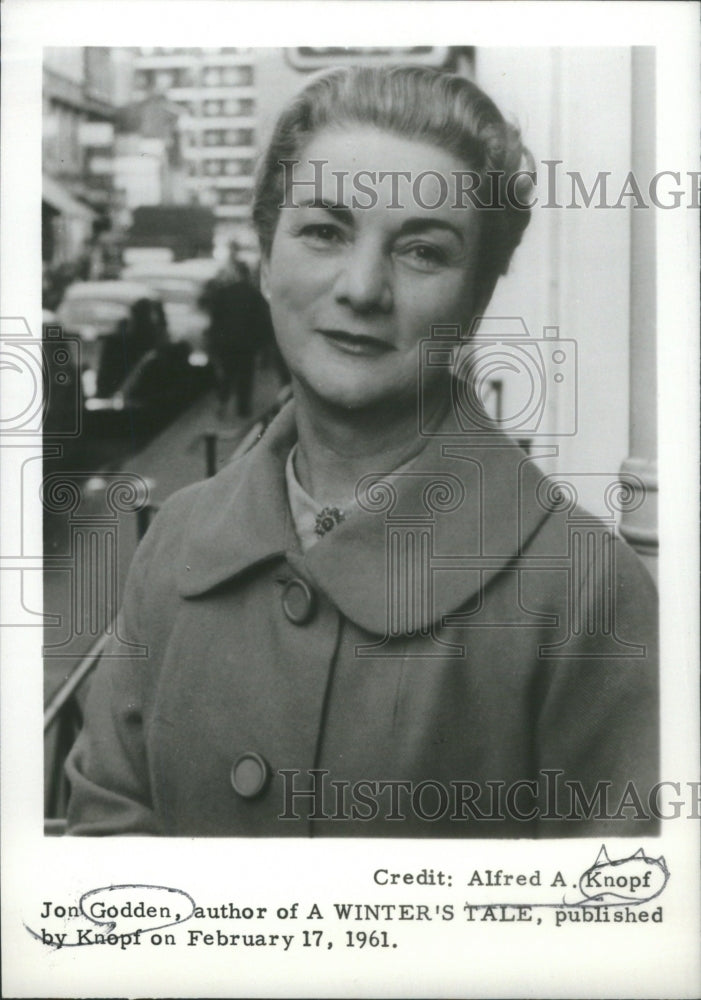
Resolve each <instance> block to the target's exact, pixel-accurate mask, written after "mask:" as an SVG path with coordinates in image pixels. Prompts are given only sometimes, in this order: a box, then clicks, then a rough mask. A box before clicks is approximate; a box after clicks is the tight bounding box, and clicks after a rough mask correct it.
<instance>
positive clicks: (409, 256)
mask: <svg viewBox="0 0 701 1000" xmlns="http://www.w3.org/2000/svg"><path fill="white" fill-rule="evenodd" d="M399 253H400V254H401V256H402V258H403V259H404V260H406V261H407V263H409V264H410V265H411V266H412V267H415V268H417V269H418V270H421V271H437V270H439V268H441V267H444V266H445V265H446V264H447V263H448V260H447V255H446V254H445V253H444V251H443V250H442V249H441V248H440V247H436V246H433V245H432V244H431V243H414V244H413V245H411V246H407V247H403V248H401V249H400V250H399Z"/></svg>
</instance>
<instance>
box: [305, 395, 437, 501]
mask: <svg viewBox="0 0 701 1000" xmlns="http://www.w3.org/2000/svg"><path fill="white" fill-rule="evenodd" d="M294 390H295V416H296V421H297V433H298V446H297V454H296V461H295V472H296V474H297V478H298V480H299V482H300V485H301V486H302V488H303V489H304V490H306V492H307V493H308V494H309V495H310V496H312V497H313V498H314V499H315V500H316V501H317V502H318V503H320V504H337V503H348V502H349V501H350V500H352V499H353V497H354V496H355V488H356V485H357V483H358V481H359V480H360V479H361V478H362V477H363V476H366V475H368V473H374V472H376V473H378V475H382V474H386V473H389V472H392V471H393V470H394V469H396V468H398V467H399V466H400V465H403V464H404V463H405V462H407V461H409V459H411V458H412V457H413V456H414V455H415V454H417V453H418V452H419V451H420V450H421V447H422V445H423V443H424V442H423V439H422V438H421V436H420V434H419V427H418V414H417V408H416V401H415V400H412V401H411V402H410V403H409V404H406V405H404V406H402V405H401V404H399V403H397V402H396V401H394V402H393V403H386V404H384V405H383V406H378V407H377V408H373V409H363V410H353V411H348V410H345V409H342V408H340V407H333V406H329V405H328V404H326V403H324V401H323V400H319V399H318V397H311V395H310V394H309V393H308V392H307V391H306V390H305V388H304V387H302V386H300V385H298V384H295V385H294ZM448 405H449V397H448V398H447V399H446V398H445V397H441V398H439V400H437V402H436V404H435V405H434V406H432V407H431V413H430V417H429V421H430V423H431V424H432V425H434V426H438V424H439V423H440V421H441V420H442V418H443V416H444V415H445V412H446V409H447V406H448ZM424 416H425V414H424Z"/></svg>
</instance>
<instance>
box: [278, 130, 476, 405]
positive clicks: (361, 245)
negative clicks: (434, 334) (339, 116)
mask: <svg viewBox="0 0 701 1000" xmlns="http://www.w3.org/2000/svg"><path fill="white" fill-rule="evenodd" d="M315 160H316V161H321V164H319V163H317V165H316V166H314V164H313V163H312V162H311V161H315ZM299 161H300V162H299V163H298V164H296V165H295V167H294V171H293V172H292V173H291V174H290V176H291V178H292V180H293V185H292V186H291V187H289V188H288V195H287V198H286V201H285V204H286V207H284V208H282V209H281V210H280V215H279V221H278V225H277V229H276V232H275V236H274V239H273V244H272V248H271V252H270V257H269V259H267V260H265V261H264V262H263V289H264V291H265V293H266V294H267V296H268V297H269V300H270V305H271V309H272V317H273V324H274V326H275V331H276V334H277V339H278V344H279V346H280V350H281V352H282V354H283V356H284V358H285V361H286V362H287V365H288V367H289V369H290V372H291V373H292V376H293V378H294V379H295V380H297V381H298V382H299V383H301V385H302V386H303V387H304V389H305V390H308V391H310V392H312V393H313V394H314V395H316V396H318V397H320V398H321V399H323V400H324V401H325V402H327V403H330V404H334V405H337V406H342V407H346V408H349V409H359V408H363V407H367V406H373V405H377V404H378V403H384V402H390V401H392V400H397V401H398V400H399V399H403V400H404V401H406V400H408V399H409V398H412V399H413V398H415V393H416V384H417V373H418V357H419V343H420V341H422V340H424V339H425V338H427V337H429V336H430V332H431V327H432V326H434V325H436V324H461V325H462V327H463V329H467V327H468V325H469V323H470V320H471V319H472V315H473V311H474V307H475V303H474V285H475V282H474V275H475V266H476V257H477V253H478V245H479V217H478V215H477V210H476V209H475V208H474V207H472V206H469V207H464V208H456V207H455V204H456V185H457V188H458V191H459V188H460V180H459V179H458V180H456V178H455V176H454V174H455V173H456V172H457V173H458V175H459V174H460V173H462V174H463V175H464V173H465V171H466V170H467V169H468V168H467V166H466V165H465V164H464V163H462V162H461V161H460V160H458V159H456V158H455V157H454V156H453V155H452V154H451V153H448V152H446V151H444V150H441V149H438V148H435V147H433V146H430V145H428V144H425V143H423V142H420V141H415V140H412V139H404V138H400V137H397V136H395V135H392V134H389V133H386V132H381V131H379V130H377V129H374V128H371V127H367V128H365V127H362V126H356V127H349V128H348V129H347V130H345V131H340V130H335V129H334V130H331V129H328V130H325V131H322V132H320V133H318V134H317V135H316V136H314V138H313V139H312V140H311V141H310V143H309V144H308V145H307V146H306V148H305V149H304V151H303V152H302V154H301V155H300V157H299ZM426 172H429V173H426ZM437 175H438V176H437ZM417 179H418V180H417ZM305 182H306V183H305ZM310 182H313V183H310ZM319 196H320V199H319ZM320 200H321V203H319V201H320ZM457 200H458V202H459V200H460V198H459V194H458V195H457ZM463 200H466V199H463ZM468 204H469V203H468ZM432 206H435V207H432Z"/></svg>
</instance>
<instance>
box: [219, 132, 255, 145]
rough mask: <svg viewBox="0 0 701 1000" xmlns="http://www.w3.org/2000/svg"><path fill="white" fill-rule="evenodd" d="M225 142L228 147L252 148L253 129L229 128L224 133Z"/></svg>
mask: <svg viewBox="0 0 701 1000" xmlns="http://www.w3.org/2000/svg"><path fill="white" fill-rule="evenodd" d="M224 142H225V143H226V145H227V146H252V145H253V129H250V128H228V129H227V130H226V132H225V133H224Z"/></svg>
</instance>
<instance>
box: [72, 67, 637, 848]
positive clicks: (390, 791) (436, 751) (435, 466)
mask: <svg viewBox="0 0 701 1000" xmlns="http://www.w3.org/2000/svg"><path fill="white" fill-rule="evenodd" d="M524 156H525V151H524V150H523V147H522V146H521V143H520V140H519V137H518V134H517V133H516V131H515V130H514V129H513V128H512V127H510V126H508V125H507V124H506V123H505V122H504V120H503V118H502V116H501V115H500V113H499V111H498V110H497V109H496V107H495V106H494V104H493V103H492V102H491V101H490V100H489V99H488V98H487V97H486V96H485V95H484V94H483V93H482V92H481V91H480V90H479V89H478V88H477V87H476V86H474V85H473V84H471V83H469V82H468V81H466V80H463V79H461V78H459V77H454V76H451V75H450V74H446V73H442V72H436V71H433V70H428V69H424V68H411V67H399V68H394V69H390V70H374V69H373V70H371V69H366V68H362V69H358V68H355V69H344V70H339V71H334V72H332V73H330V74H328V75H326V76H324V77H321V78H317V79H315V80H313V81H312V82H311V83H310V84H309V85H308V86H307V87H306V88H305V90H304V91H303V92H302V93H301V95H299V96H298V97H296V98H295V99H294V100H293V102H292V103H291V105H290V106H289V107H288V108H287V110H286V111H285V112H284V113H283V115H282V117H281V119H280V121H279V122H278V125H277V128H276V131H275V133H274V135H273V138H272V141H271V144H270V148H269V150H268V152H267V155H266V157H265V159H264V162H263V164H262V169H261V172H260V176H259V182H258V186H257V191H256V197H255V205H254V220H255V224H256V226H257V228H258V232H259V236H260V242H261V249H262V255H263V268H262V285H263V290H264V294H265V295H266V297H267V298H268V300H269V302H270V306H271V311H272V317H273V324H274V327H275V331H276V336H277V339H278V343H279V347H280V350H281V352H282V354H283V357H284V360H285V362H286V364H287V366H288V367H289V370H290V373H291V376H292V385H293V389H294V401H293V403H292V404H290V405H289V406H288V407H287V408H286V409H285V410H283V412H282V413H281V414H280V415H279V417H278V418H277V419H276V420H275V422H274V423H273V424H272V425H271V427H270V428H269V430H268V431H267V433H266V435H265V436H264V438H263V439H262V441H261V442H260V443H259V444H258V445H257V446H256V447H255V448H254V449H253V450H252V451H250V452H249V453H248V454H246V455H245V456H243V457H242V458H239V459H237V460H236V461H235V462H233V463H231V464H230V466H229V467H227V468H226V469H224V470H223V471H222V472H221V473H220V474H219V475H218V476H217V477H215V478H214V479H213V480H210V481H207V482H205V483H201V484H196V485H195V486H193V487H190V488H188V489H186V490H184V491H182V492H180V493H178V494H176V495H175V496H174V497H172V498H171V499H170V500H169V502H168V503H167V504H166V505H165V506H164V508H163V509H162V511H161V513H160V514H159V516H158V518H157V519H156V521H155V523H154V525H153V527H152V529H151V530H150V531H149V533H148V535H147V537H146V539H145V541H144V542H143V544H142V546H141V548H140V550H139V553H138V554H137V556H136V558H135V561H134V565H133V567H132V570H131V575H130V580H129V583H128V586H127V591H126V595H125V601H124V608H123V616H122V619H121V623H120V629H121V630H122V635H123V637H126V638H127V639H128V640H129V641H131V642H132V643H134V644H135V647H134V648H135V655H134V656H133V657H132V658H130V659H127V660H124V659H114V660H110V659H109V658H105V660H104V662H103V663H102V665H101V666H100V669H99V671H98V674H97V676H96V677H95V679H94V683H93V687H92V690H91V694H90V704H89V706H88V711H87V717H86V724H85V728H84V730H83V733H82V734H81V736H80V738H79V740H78V742H77V744H76V746H75V748H74V750H73V752H72V754H71V757H70V759H69V763H68V773H69V777H70V780H71V783H72V800H71V805H70V811H69V828H70V829H71V831H72V832H73V833H89V834H102V833H150V834H165V835H187V836H192V835H209V836H235V835H241V836H254V835H268V836H283V835H291V836H303V835H309V834H313V835H315V836H319V835H321V836H323V835H327V836H351V835H353V836H354V835H366V836H382V835H384V836H440V837H448V836H483V835H485V834H487V833H490V834H492V835H495V836H520V835H529V836H533V835H536V834H543V835H548V834H554V833H557V834H558V835H564V834H570V833H579V834H584V833H589V834H590V833H592V829H593V826H594V827H596V832H601V830H603V829H604V828H605V829H607V830H608V832H612V833H630V832H631V831H632V830H633V829H634V830H635V832H636V833H638V832H643V829H644V826H643V825H642V824H641V823H640V822H637V823H636V822H635V820H634V817H632V816H631V810H630V809H619V815H618V816H617V817H616V818H612V819H611V820H610V821H606V819H605V817H606V810H605V809H604V810H601V809H600V808H599V809H598V812H597V808H598V807H597V806H596V803H594V804H593V805H592V802H593V799H592V798H591V797H592V796H593V795H594V793H595V792H596V793H598V792H599V790H600V788H601V785H600V783H601V782H604V783H608V785H607V787H608V788H609V789H610V791H611V793H612V794H611V796H610V799H609V800H608V801H610V803H611V805H612V807H613V810H614V811H615V808H616V807H617V806H618V804H619V799H620V796H621V794H622V793H623V791H624V790H625V789H626V787H627V782H628V781H629V780H633V781H635V782H636V788H637V789H638V791H639V793H640V795H644V794H645V792H646V790H647V789H649V787H650V786H651V785H652V783H653V782H654V780H655V774H656V765H657V746H656V735H655V734H656V731H657V699H656V683H657V680H656V677H657V675H656V664H655V658H654V648H655V639H654V627H653V622H654V618H655V615H654V595H653V588H652V586H651V584H650V581H649V579H648V578H647V576H646V573H645V571H644V570H643V569H642V567H641V566H640V565H639V564H638V562H637V559H636V557H635V556H634V555H633V553H632V552H631V551H630V550H629V549H628V548H627V547H626V546H625V544H624V543H623V542H621V541H618V540H615V541H614V540H613V535H612V534H611V531H610V528H609V527H607V526H605V525H602V524H600V523H599V522H596V521H594V520H593V519H591V518H588V517H587V516H586V514H585V513H584V512H581V511H579V509H578V508H575V507H572V506H571V505H569V504H567V503H566V502H565V501H566V499H567V498H566V497H565V495H564V493H563V491H562V490H560V491H557V490H552V489H549V487H548V484H547V482H545V483H544V481H543V478H542V475H541V474H540V473H539V471H538V469H537V467H536V466H535V465H534V464H533V463H532V462H530V461H529V459H528V456H527V455H526V454H525V453H524V452H523V451H522V450H521V449H520V448H519V447H517V446H516V444H515V443H514V442H513V441H511V439H509V438H507V437H506V436H504V435H503V434H502V433H501V432H500V431H499V430H498V429H497V428H495V427H494V426H492V425H491V424H490V423H489V422H488V421H487V419H486V417H485V415H484V413H483V411H482V410H481V408H480V406H479V404H478V403H476V402H475V400H474V398H473V397H474V394H471V389H470V387H469V385H468V387H467V389H465V386H462V387H461V385H460V384H459V383H458V382H457V381H456V379H455V378H454V377H453V373H452V372H451V364H450V363H449V362H450V360H451V358H452V360H453V361H455V353H454V348H455V347H456V344H459V343H460V342H461V341H460V340H456V329H462V331H463V340H464V339H465V338H466V337H467V336H468V333H469V331H471V329H472V327H473V319H475V317H479V315H480V314H481V312H482V310H484V309H485V307H486V305H487V303H488V301H489V299H490V296H491V294H492V291H493V288H494V285H495V283H496V281H497V279H498V277H499V275H500V274H501V273H503V272H504V271H505V270H506V268H507V266H508V263H509V259H510V257H511V254H512V253H513V250H514V249H515V247H516V246H517V244H518V243H519V241H520V238H521V234H522V232H523V230H524V228H525V226H526V224H527V221H528V212H527V211H526V210H524V209H523V207H522V204H523V198H520V199H519V202H518V204H517V203H516V199H515V198H511V199H510V200H509V199H508V198H505V197H504V195H505V192H507V191H508V190H510V191H512V192H514V191H516V190H517V188H516V186H515V184H514V183H513V182H514V177H515V174H516V172H517V171H518V170H519V169H520V167H521V164H522V161H523V160H524ZM509 185H511V186H510V187H509ZM495 193H496V195H497V197H495ZM482 205H486V206H490V207H487V208H482V207H480V206H482ZM451 352H452V353H451ZM466 400H467V401H468V402H467V403H465V401H466ZM458 404H460V405H458ZM573 525H575V528H576V530H575V529H573V527H572V526H573ZM578 532H579V534H578ZM582 540H583V541H582ZM582 545H583V548H582ZM587 552H588V553H590V558H589V559H587V558H585V554H586V553H587ZM599 555H601V558H600V559H599ZM580 556H581V558H580ZM587 567H588V569H587ZM597 609H598V611H599V612H600V613H604V618H605V621H604V622H603V627H599V624H600V622H599V619H598V618H597V617H596V612H597ZM599 617H600V616H599ZM558 782H559V788H560V792H562V789H563V788H565V790H566V792H567V794H565V795H564V797H563V796H562V795H561V797H560V798H559V799H558V800H557V801H556V793H557V791H558V787H557V786H558ZM566 782H569V783H570V784H569V785H566V784H564V783H566ZM572 787H574V788H575V789H576V790H577V791H576V794H575V797H574V802H573V801H572V795H571V789H572ZM577 796H579V797H577ZM582 796H584V799H582ZM582 802H584V806H583V807H582ZM597 802H598V800H597ZM587 803H588V805H587ZM609 812H611V809H609ZM587 816H588V818H587ZM576 819H578V820H579V822H573V820H576ZM638 819H640V817H639V816H638ZM592 825H593V826H592Z"/></svg>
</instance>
